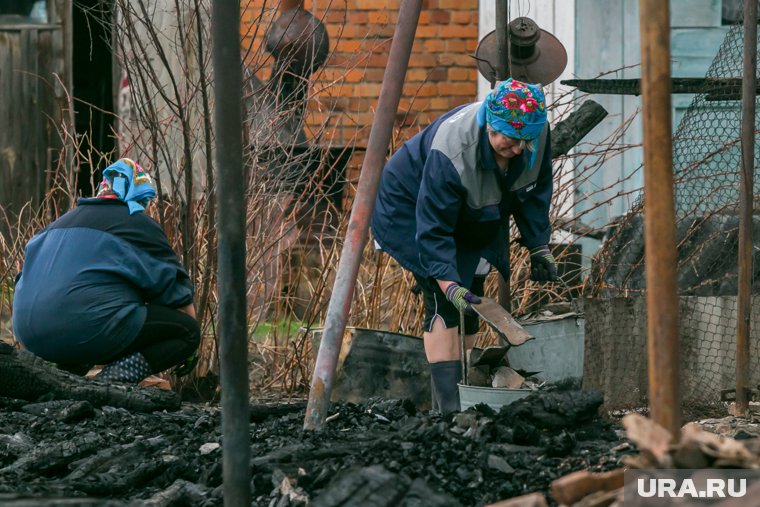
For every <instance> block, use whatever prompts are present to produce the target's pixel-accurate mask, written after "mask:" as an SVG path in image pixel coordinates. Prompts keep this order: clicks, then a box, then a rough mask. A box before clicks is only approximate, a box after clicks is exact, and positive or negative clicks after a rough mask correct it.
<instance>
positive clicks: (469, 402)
mask: <svg viewBox="0 0 760 507" xmlns="http://www.w3.org/2000/svg"><path fill="white" fill-rule="evenodd" d="M532 392H535V391H534V390H533V389H506V388H503V387H477V386H466V385H463V384H459V403H460V405H461V406H462V410H467V409H468V408H470V407H474V406H475V405H478V404H479V403H485V404H486V405H488V406H489V407H491V408H492V409H494V410H499V409H500V408H501V407H504V406H506V405H509V404H510V403H513V402H515V401H517V400H519V399H520V398H525V397H526V396H528V395H529V394H530V393H532Z"/></svg>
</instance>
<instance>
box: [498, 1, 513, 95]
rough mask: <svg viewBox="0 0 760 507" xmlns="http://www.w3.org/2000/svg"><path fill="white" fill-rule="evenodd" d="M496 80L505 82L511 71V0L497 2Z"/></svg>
mask: <svg viewBox="0 0 760 507" xmlns="http://www.w3.org/2000/svg"><path fill="white" fill-rule="evenodd" d="M496 58H497V62H496V79H498V80H499V81H503V80H505V79H507V78H508V77H509V76H510V75H511V72H510V70H509V0H496Z"/></svg>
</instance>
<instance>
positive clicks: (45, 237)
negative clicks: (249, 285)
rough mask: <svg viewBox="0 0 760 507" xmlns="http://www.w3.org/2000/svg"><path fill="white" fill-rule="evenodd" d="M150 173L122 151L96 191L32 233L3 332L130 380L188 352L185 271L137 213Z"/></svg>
mask: <svg viewBox="0 0 760 507" xmlns="http://www.w3.org/2000/svg"><path fill="white" fill-rule="evenodd" d="M155 197H156V191H155V188H154V187H153V183H152V181H151V179H150V176H149V175H148V174H147V173H146V172H145V171H144V170H143V169H142V168H141V167H140V166H139V165H137V164H136V163H135V162H133V161H132V160H129V159H126V158H123V159H121V160H119V161H117V162H116V163H114V164H112V165H110V166H108V167H107V168H106V169H105V170H104V171H103V180H102V181H101V183H100V185H99V187H98V190H97V194H96V196H95V197H93V198H86V199H79V200H78V202H77V206H76V208H74V209H72V210H71V211H69V212H67V213H66V214H64V215H63V216H62V217H60V218H59V219H58V220H56V221H55V222H53V223H52V224H50V225H49V226H48V227H46V228H45V229H43V230H42V231H41V232H40V233H38V234H37V235H36V236H34V237H33V238H32V239H31V241H29V244H28V245H27V247H26V255H25V258H24V266H23V269H22V272H21V273H20V274H19V277H18V279H17V282H16V290H15V296H14V300H13V329H14V333H15V336H16V338H17V339H18V341H19V342H20V343H21V344H22V345H23V346H24V347H25V348H26V349H28V350H29V351H31V352H32V353H34V354H36V355H38V356H40V357H42V358H43V359H46V360H48V361H52V362H54V363H57V364H58V365H59V367H60V368H62V369H65V370H67V371H70V372H72V373H77V374H81V375H83V374H85V373H86V372H87V371H88V370H89V369H90V367H91V366H92V365H95V364H104V365H105V366H104V368H103V369H102V370H101V372H100V373H99V374H98V375H97V378H98V379H100V380H103V381H109V382H128V383H137V382H139V381H141V380H142V379H144V378H145V377H147V376H149V375H151V374H154V373H158V372H161V371H164V370H167V369H169V368H171V367H173V366H175V365H177V364H180V363H182V362H183V361H186V360H187V359H188V357H191V356H193V354H194V353H195V351H196V349H197V348H198V344H199V342H200V327H199V325H198V322H197V320H196V318H195V311H194V308H193V295H194V289H193V284H192V282H191V281H190V278H189V277H188V275H187V271H185V268H184V267H183V266H182V265H181V264H180V262H179V260H178V258H177V255H176V254H175V253H174V251H173V250H172V248H171V246H170V245H169V241H168V239H167V237H166V235H165V234H164V232H163V230H162V229H161V227H160V226H159V224H158V223H157V222H156V221H155V220H153V219H151V218H150V217H148V216H146V215H145V214H144V213H143V211H144V210H145V207H146V206H147V205H148V204H149V202H150V201H151V200H152V199H154V198H155Z"/></svg>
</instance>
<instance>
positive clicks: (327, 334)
mask: <svg viewBox="0 0 760 507" xmlns="http://www.w3.org/2000/svg"><path fill="white" fill-rule="evenodd" d="M421 9H422V0H402V2H401V6H400V7H399V13H398V24H397V25H396V29H395V31H394V32H393V41H392V42H391V49H390V53H389V54H388V66H387V67H386V68H385V74H384V75H383V84H382V87H381V89H380V98H379V99H378V102H377V111H376V114H375V118H374V120H373V121H372V129H371V130H370V134H369V141H368V142H367V152H366V154H365V156H364V162H363V163H362V169H361V173H360V175H359V183H358V185H357V189H356V196H355V197H354V203H353V206H352V208H351V216H350V218H349V222H348V230H347V231H346V240H345V243H344V244H343V250H342V251H341V255H340V262H339V263H338V272H337V274H336V276H335V283H334V284H333V292H332V296H331V297H330V304H329V305H328V307H327V316H326V317H325V328H324V331H323V333H322V340H321V342H320V345H319V353H318V354H317V361H316V363H315V365H314V375H313V377H312V381H311V389H310V391H309V401H308V403H307V405H306V417H305V418H304V428H305V429H309V430H313V429H317V428H319V427H320V426H321V425H322V423H323V422H324V420H325V417H326V416H327V410H328V408H329V405H330V393H331V392H332V388H333V380H334V377H335V369H336V367H337V364H338V354H339V353H340V347H341V344H342V343H343V333H344V331H345V329H346V322H347V320H348V313H349V310H350V308H351V300H352V299H353V295H354V287H355V285H356V276H357V274H358V273H359V264H360V263H361V258H362V252H363V251H364V246H365V244H366V243H367V236H368V231H369V225H370V219H371V217H372V210H373V209H374V207H375V197H376V195H377V188H378V186H379V185H380V174H381V173H382V171H383V167H384V166H385V157H386V153H387V152H388V144H389V143H390V139H391V135H392V134H393V125H394V123H395V120H396V112H397V110H398V104H399V100H400V99H401V93H402V90H403V87H404V78H405V76H406V69H407V66H408V64H409V56H410V54H411V52H412V44H413V43H414V34H415V32H416V31H417V22H418V20H419V17H420V10H421Z"/></svg>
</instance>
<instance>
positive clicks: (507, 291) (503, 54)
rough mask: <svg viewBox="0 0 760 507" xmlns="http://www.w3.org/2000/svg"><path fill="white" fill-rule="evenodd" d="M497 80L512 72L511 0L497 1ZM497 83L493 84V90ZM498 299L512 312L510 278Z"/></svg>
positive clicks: (502, 285)
mask: <svg viewBox="0 0 760 507" xmlns="http://www.w3.org/2000/svg"><path fill="white" fill-rule="evenodd" d="M496 59H497V62H496V79H497V80H499V81H503V80H505V79H507V78H508V77H509V76H510V74H511V72H510V69H509V0H496ZM495 85H496V83H491V88H493V87H494V86H495ZM510 221H511V220H510V219H509V218H508V219H507V225H506V229H507V230H506V235H507V238H509V223H510ZM509 263H510V251H509V242H507V265H509ZM497 298H498V301H499V304H500V305H501V307H502V308H504V309H505V310H506V311H508V312H511V311H512V289H511V284H510V282H509V279H508V278H504V277H503V276H501V274H499V281H498V289H497Z"/></svg>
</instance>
